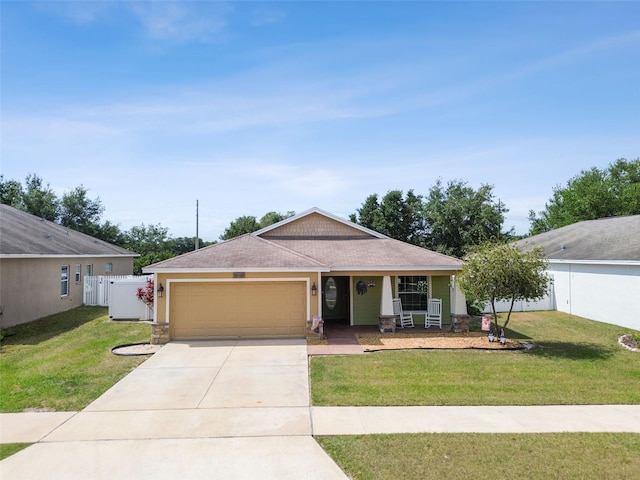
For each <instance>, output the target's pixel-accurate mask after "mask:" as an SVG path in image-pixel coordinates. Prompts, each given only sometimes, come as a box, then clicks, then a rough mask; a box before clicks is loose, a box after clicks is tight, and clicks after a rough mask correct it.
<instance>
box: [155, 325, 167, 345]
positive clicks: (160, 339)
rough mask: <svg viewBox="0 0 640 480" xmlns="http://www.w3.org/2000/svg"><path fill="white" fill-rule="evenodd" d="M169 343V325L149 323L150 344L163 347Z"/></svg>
mask: <svg viewBox="0 0 640 480" xmlns="http://www.w3.org/2000/svg"><path fill="white" fill-rule="evenodd" d="M166 343H169V324H168V323H167V322H152V323H151V344H152V345H164V344H166Z"/></svg>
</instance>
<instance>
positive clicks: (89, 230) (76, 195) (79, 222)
mask: <svg viewBox="0 0 640 480" xmlns="http://www.w3.org/2000/svg"><path fill="white" fill-rule="evenodd" d="M103 211H104V207H103V206H102V202H100V199H99V198H96V199H95V200H91V199H90V198H88V197H87V189H86V188H84V187H83V186H82V185H80V186H79V187H76V188H74V189H73V190H71V191H70V192H67V193H64V194H63V195H62V200H61V201H60V224H61V225H64V226H65V227H69V228H71V229H73V230H76V231H78V232H82V233H86V234H89V235H95V233H96V231H97V230H98V228H97V227H98V226H99V224H100V217H101V216H102V212H103Z"/></svg>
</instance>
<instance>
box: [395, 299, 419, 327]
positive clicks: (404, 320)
mask: <svg viewBox="0 0 640 480" xmlns="http://www.w3.org/2000/svg"><path fill="white" fill-rule="evenodd" d="M391 302H392V304H393V314H394V315H395V316H396V323H398V322H399V323H400V328H413V327H414V324H413V315H412V314H410V313H404V311H403V310H402V302H401V301H400V299H399V298H394V299H393V300H392V301H391Z"/></svg>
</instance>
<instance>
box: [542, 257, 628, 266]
mask: <svg viewBox="0 0 640 480" xmlns="http://www.w3.org/2000/svg"><path fill="white" fill-rule="evenodd" d="M549 263H557V264H568V263H573V264H579V265H640V260H572V259H560V258H550V259H549Z"/></svg>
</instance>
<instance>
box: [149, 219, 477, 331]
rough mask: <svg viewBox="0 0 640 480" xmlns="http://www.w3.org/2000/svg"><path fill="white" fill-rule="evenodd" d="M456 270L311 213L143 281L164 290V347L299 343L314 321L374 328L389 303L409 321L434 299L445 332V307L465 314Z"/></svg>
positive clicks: (182, 259)
mask: <svg viewBox="0 0 640 480" xmlns="http://www.w3.org/2000/svg"><path fill="white" fill-rule="evenodd" d="M461 268H462V262H461V261H460V260H457V259H455V258H452V257H448V256H446V255H442V254H439V253H435V252H432V251H430V250H426V249H424V248H420V247H417V246H414V245H409V244H407V243H404V242H400V241H398V240H393V239H391V238H388V237H386V236H384V235H382V234H380V233H377V232H374V231H372V230H369V229H367V228H364V227H362V226H360V225H357V224H354V223H351V222H349V221H347V220H344V219H342V218H339V217H336V216H334V215H332V214H330V213H327V212H324V211H322V210H320V209H317V208H314V209H311V210H308V211H306V212H303V213H300V214H298V215H295V216H293V217H290V218H287V219H285V220H283V221H281V222H279V223H276V224H274V225H271V226H269V227H267V228H264V229H262V230H259V231H257V232H254V233H251V234H246V235H242V236H240V237H237V238H234V239H231V240H228V241H226V242H222V243H218V244H215V245H211V246H209V247H206V248H203V249H201V250H196V251H194V252H190V253H187V254H184V255H181V256H179V257H175V258H172V259H169V260H165V261H163V262H159V263H156V264H154V265H151V266H149V267H146V268H144V269H143V271H144V272H145V273H153V274H155V285H156V288H157V289H158V288H160V287H162V296H160V294H159V293H158V294H157V295H156V300H155V301H156V304H155V308H154V314H155V320H156V321H157V322H168V323H169V335H170V337H171V339H203V338H224V337H229V338H238V337H303V336H305V335H306V327H307V322H308V321H310V320H311V319H312V318H313V317H314V316H321V317H322V319H323V320H324V321H325V322H327V323H333V322H335V323H337V322H339V323H342V324H345V325H377V324H378V321H379V316H380V315H381V314H384V315H388V314H389V313H391V315H393V311H392V310H391V308H392V306H391V305H392V304H391V299H392V297H393V296H399V297H400V298H401V299H402V303H403V305H404V309H405V310H410V311H420V310H425V309H426V304H427V299H428V298H430V297H434V298H442V300H443V319H444V320H445V322H446V323H448V322H449V318H450V314H451V305H452V304H453V305H460V304H462V305H464V299H463V298H457V299H456V298H452V297H456V293H455V292H456V291H457V290H456V289H455V288H454V287H452V275H454V274H455V273H457V272H458V271H459V270H460V269H461ZM418 282H421V283H420V286H421V287H423V288H425V290H424V291H422V293H421V292H420V291H418V288H419V287H418ZM452 291H453V292H454V294H453V295H452V293H451V292H452ZM459 295H460V296H461V294H459ZM456 300H457V301H456ZM462 308H464V307H462ZM390 310H391V311H390ZM455 313H466V311H465V312H455ZM421 318H423V317H420V316H418V315H416V327H417V328H420V327H424V321H423V322H422V325H420V320H421Z"/></svg>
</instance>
